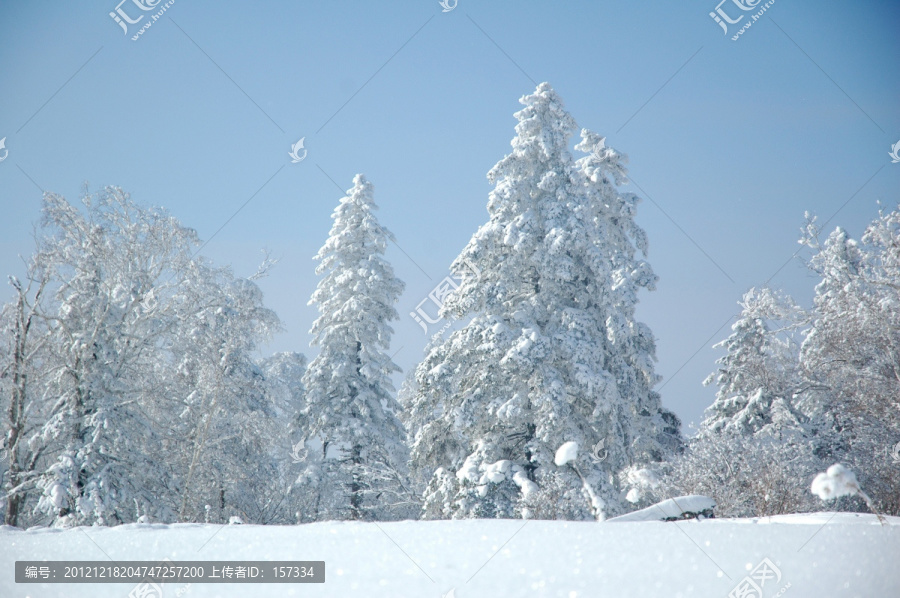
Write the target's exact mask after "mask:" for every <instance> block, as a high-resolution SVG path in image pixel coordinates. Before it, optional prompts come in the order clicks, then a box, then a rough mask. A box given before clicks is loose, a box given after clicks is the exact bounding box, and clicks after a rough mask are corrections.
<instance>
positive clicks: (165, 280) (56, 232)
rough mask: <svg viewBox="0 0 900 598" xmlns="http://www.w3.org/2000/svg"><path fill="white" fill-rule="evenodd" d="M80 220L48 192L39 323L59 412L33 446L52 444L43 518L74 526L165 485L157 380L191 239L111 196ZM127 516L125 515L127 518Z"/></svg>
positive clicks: (113, 516)
mask: <svg viewBox="0 0 900 598" xmlns="http://www.w3.org/2000/svg"><path fill="white" fill-rule="evenodd" d="M83 202H84V204H85V211H84V212H82V211H81V210H79V209H78V208H77V207H76V206H73V205H71V204H69V203H68V202H67V201H66V200H65V199H64V198H62V197H60V196H58V195H55V194H50V193H48V194H45V197H44V208H43V228H44V230H45V231H46V234H45V235H44V236H43V237H42V238H41V239H40V246H39V249H38V254H37V256H36V258H35V259H36V260H37V261H38V263H40V264H42V265H44V267H46V268H47V269H48V271H49V272H50V275H51V277H52V279H53V283H52V284H53V290H54V297H53V301H52V302H48V304H47V306H46V310H45V311H44V312H43V315H44V317H45V318H46V320H47V321H48V323H49V326H50V328H51V329H52V331H53V335H54V339H53V347H52V351H53V363H52V364H50V365H51V369H50V370H49V372H47V375H48V380H47V389H46V391H45V392H47V393H48V394H49V395H50V396H53V397H54V400H55V404H54V406H53V409H52V413H51V414H50V417H49V419H48V420H47V421H46V422H45V423H44V426H43V429H42V430H40V432H39V433H38V437H37V438H35V442H37V443H41V444H49V445H51V446H53V445H57V447H56V448H57V449H58V450H57V451H56V453H57V458H56V460H55V461H54V462H52V463H51V464H49V465H48V466H47V467H46V468H45V469H44V472H43V473H42V475H41V476H40V479H39V486H40V487H41V488H42V489H43V491H44V495H43V498H42V500H41V502H40V504H39V505H38V508H39V510H40V511H42V512H44V513H47V514H52V515H54V516H56V517H57V518H59V519H64V520H65V519H71V520H74V521H76V522H98V523H101V524H103V523H109V524H113V523H118V522H122V521H128V520H130V519H131V517H132V514H133V513H134V511H135V508H136V507H135V504H138V505H139V507H137V508H138V509H147V508H149V505H150V504H152V503H153V502H155V499H156V494H155V493H154V491H153V489H152V487H153V485H154V484H153V480H154V479H155V478H158V477H164V472H165V470H164V468H163V467H162V465H161V460H159V459H156V458H155V457H156V456H157V455H159V454H161V452H160V449H161V445H160V441H161V438H160V437H159V435H158V433H157V430H158V429H159V426H157V425H154V424H155V422H154V415H153V413H154V411H155V409H153V408H151V409H149V410H148V409H145V407H147V406H148V403H152V402H153V401H154V400H155V397H156V396H157V395H156V393H157V392H158V391H159V390H160V389H159V388H157V387H155V386H156V385H155V384H154V377H153V376H152V373H153V372H155V371H158V370H159V369H160V368H161V367H163V364H164V363H165V362H166V360H165V358H164V355H163V353H162V352H163V351H164V349H165V345H164V344H163V343H161V342H160V339H161V334H162V333H163V331H164V330H165V329H166V327H167V326H171V324H172V322H171V319H170V315H171V314H172V313H173V312H174V311H175V310H176V309H177V307H176V305H175V304H173V303H166V302H163V303H162V304H161V303H160V302H161V300H162V299H163V298H164V297H165V296H166V295H169V294H171V293H173V292H175V291H176V289H177V284H178V283H180V282H182V281H183V279H181V280H178V279H176V278H175V277H173V274H174V273H178V272H182V273H183V272H184V269H185V268H186V265H187V264H188V263H189V261H190V249H191V247H192V245H193V244H194V243H195V240H196V235H195V233H194V232H193V231H191V230H189V229H185V228H183V227H181V226H179V225H177V223H175V222H174V221H173V219H171V217H169V216H168V215H166V214H165V213H164V212H162V211H156V210H145V209H142V208H139V207H137V206H135V205H134V204H133V203H132V202H131V201H130V199H129V197H128V195H127V194H125V193H124V192H122V191H121V190H119V189H116V188H107V189H105V190H103V191H102V192H101V193H99V194H96V195H93V196H92V195H87V194H86V195H85V196H84V198H83ZM126 512H127V514H126Z"/></svg>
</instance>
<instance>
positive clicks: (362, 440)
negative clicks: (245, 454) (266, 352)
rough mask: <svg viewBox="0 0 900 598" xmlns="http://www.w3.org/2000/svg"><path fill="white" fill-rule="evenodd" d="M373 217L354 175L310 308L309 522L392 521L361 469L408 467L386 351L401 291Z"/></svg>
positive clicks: (304, 417)
mask: <svg viewBox="0 0 900 598" xmlns="http://www.w3.org/2000/svg"><path fill="white" fill-rule="evenodd" d="M376 209H377V206H376V205H375V202H374V201H373V187H372V184H371V183H369V182H368V181H367V180H366V178H365V177H364V176H363V175H361V174H358V175H356V176H355V177H354V179H353V188H352V189H350V190H349V191H348V192H347V196H346V197H343V198H342V199H341V200H340V204H339V205H338V207H337V208H335V210H334V213H333V214H332V218H333V220H334V223H333V225H332V227H331V232H330V235H329V237H328V240H327V241H326V242H325V245H324V246H323V247H322V249H320V250H319V253H318V254H317V255H316V259H317V260H319V266H318V268H317V269H316V272H317V273H318V274H320V275H322V279H321V280H320V281H319V284H318V286H317V288H316V290H315V292H314V293H313V295H312V298H311V299H310V304H315V305H316V306H317V307H318V310H319V314H320V315H319V318H318V319H317V320H316V321H315V322H314V323H313V326H312V329H311V331H310V332H311V333H312V334H313V341H312V344H313V345H317V346H319V348H320V352H319V354H318V355H317V356H316V357H315V358H314V359H313V360H312V362H311V363H310V364H309V367H308V368H307V370H306V373H305V375H304V377H303V385H304V386H305V388H306V402H305V407H304V409H303V412H302V413H301V423H300V425H301V427H302V429H303V433H304V440H305V445H306V449H305V455H306V459H305V460H304V462H303V463H302V468H303V472H302V473H301V474H300V477H299V478H298V485H300V486H301V490H303V491H305V492H311V493H315V495H316V497H317V500H316V505H315V506H314V507H313V508H314V511H315V512H314V513H312V514H305V515H304V516H303V518H304V519H306V520H309V519H313V520H324V519H371V518H381V517H385V516H388V515H386V514H384V513H382V512H381V511H380V509H379V505H378V504H377V503H375V502H374V501H373V500H372V497H373V496H375V495H376V494H377V493H378V492H380V491H382V490H384V489H381V488H377V487H372V484H373V483H374V482H373V481H372V480H371V478H367V476H366V475H365V471H366V470H367V469H368V468H372V467H385V468H393V469H397V468H402V467H403V465H404V462H405V460H406V454H405V448H404V438H405V437H404V431H403V426H402V425H401V424H400V421H399V420H398V419H397V415H396V412H397V411H398V410H399V405H398V404H397V401H396V399H395V398H394V388H393V385H392V383H391V379H390V375H391V373H392V372H394V371H399V368H398V367H397V365H396V364H394V362H393V361H392V360H391V358H390V356H389V355H388V353H387V351H388V349H389V347H390V341H391V335H392V334H393V329H392V328H391V327H390V326H389V324H388V322H390V321H391V320H394V319H396V318H397V310H396V309H395V307H394V305H395V304H396V301H397V299H398V298H399V296H400V293H402V291H403V287H404V285H403V283H402V282H401V281H400V280H399V279H397V278H396V277H395V276H394V271H393V268H392V267H391V265H390V264H389V263H388V262H387V261H386V260H385V258H384V257H383V256H384V253H385V250H386V248H387V244H388V241H389V240H390V239H392V238H393V236H392V234H391V233H390V232H389V231H387V230H386V229H385V228H383V227H382V226H381V225H379V224H378V221H377V219H376V218H375V214H374V211H375V210H376Z"/></svg>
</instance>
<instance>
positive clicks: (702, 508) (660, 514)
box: [607, 495, 716, 522]
mask: <svg viewBox="0 0 900 598" xmlns="http://www.w3.org/2000/svg"><path fill="white" fill-rule="evenodd" d="M715 508H716V502H715V501H714V500H713V499H711V498H709V497H708V496H700V495H691V496H677V497H675V498H668V499H666V500H664V501H662V502H658V503H656V504H655V505H650V506H649V507H647V508H646V509H641V510H639V511H634V512H633V513H627V514H625V515H621V516H619V517H613V518H612V519H607V521H615V522H624V521H677V520H679V519H696V518H700V517H703V518H711V517H712V516H713V509H715Z"/></svg>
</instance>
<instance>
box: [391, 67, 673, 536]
mask: <svg viewBox="0 0 900 598" xmlns="http://www.w3.org/2000/svg"><path fill="white" fill-rule="evenodd" d="M520 102H521V103H522V104H524V106H525V108H524V109H522V110H521V111H519V112H517V113H516V115H515V116H516V118H517V119H518V121H519V123H518V125H517V126H516V133H517V135H516V137H515V138H514V139H513V140H512V148H513V151H512V153H511V154H509V155H507V156H506V157H505V158H503V159H502V160H501V161H500V162H499V163H498V164H497V165H496V166H495V167H494V168H493V169H492V170H491V171H490V172H489V174H488V179H489V180H490V181H491V182H492V183H494V185H495V188H494V190H493V191H492V192H491V194H490V196H489V200H488V206H487V208H488V213H489V216H490V219H489V221H488V222H487V223H486V224H484V225H482V226H481V228H480V229H479V230H478V231H477V232H476V233H475V234H474V236H473V237H472V239H471V240H470V241H469V243H468V245H467V246H466V247H465V249H464V250H463V251H462V253H461V254H460V256H459V257H458V258H457V259H456V261H455V262H454V263H453V265H452V267H451V268H452V270H453V271H454V272H457V273H459V274H465V273H467V272H468V273H469V274H471V272H469V270H470V264H471V265H474V266H475V267H476V268H477V270H478V276H471V275H469V276H467V277H465V278H464V280H463V283H462V284H461V285H460V288H459V289H458V290H457V291H456V292H455V293H453V294H452V295H451V296H450V297H449V298H448V300H447V301H446V303H445V305H444V312H443V313H444V314H445V315H446V314H451V313H452V314H453V315H455V316H456V317H458V318H467V317H468V318H470V319H469V320H468V322H467V324H466V325H465V326H464V327H463V328H462V329H460V330H458V331H456V332H454V333H453V334H452V335H451V336H450V337H449V338H448V339H447V340H446V341H444V342H443V343H440V344H438V345H436V346H434V347H431V348H430V350H429V352H428V353H427V355H426V357H425V359H424V361H423V362H422V363H421V364H420V365H419V366H418V368H417V369H416V377H415V383H414V384H409V385H408V388H409V389H410V392H409V394H408V396H405V397H404V399H403V401H404V406H405V407H406V408H407V410H408V412H406V423H407V428H408V430H409V431H410V433H411V434H414V435H415V440H414V444H413V447H412V461H411V463H412V466H413V469H414V473H415V474H416V476H417V478H418V479H419V481H420V483H425V484H427V488H426V490H425V516H426V517H432V518H433V517H455V518H463V517H517V516H524V517H547V518H572V519H584V518H592V517H604V516H605V515H607V514H615V513H618V512H620V511H621V510H622V508H623V507H622V503H621V498H622V497H623V496H624V493H622V492H621V491H620V489H619V488H618V482H617V478H616V474H617V473H618V472H619V471H620V470H622V469H623V468H625V467H627V466H629V465H632V464H635V463H639V462H649V461H656V460H659V459H661V458H663V456H664V454H665V452H666V447H665V446H664V445H665V444H669V442H668V440H672V441H673V443H672V444H674V441H677V418H675V417H674V415H673V414H671V413H670V412H667V411H665V410H664V409H662V407H661V405H660V401H659V396H658V395H657V394H656V393H655V392H653V391H652V390H651V388H652V387H653V385H654V384H655V383H656V382H657V376H656V374H655V373H654V371H653V363H654V359H655V358H654V352H655V343H654V339H653V335H652V333H651V332H650V330H649V329H648V328H647V327H646V326H645V325H643V324H641V323H639V322H637V321H636V320H635V318H634V308H635V304H636V303H637V292H638V291H639V290H640V289H641V288H647V289H652V288H653V287H654V284H655V281H656V277H655V275H654V274H653V272H652V270H651V269H650V266H649V265H648V264H647V263H646V262H644V261H643V260H640V259H637V258H636V250H638V251H641V252H645V251H646V247H647V244H646V237H645V235H644V233H643V231H642V230H641V229H640V228H639V227H638V226H637V225H636V224H635V222H634V215H635V206H636V204H637V202H638V198H637V197H636V196H634V195H633V194H630V193H621V192H619V191H618V189H617V184H618V183H621V182H623V181H624V175H625V169H624V166H623V162H624V157H622V156H620V155H619V154H617V153H616V152H615V151H614V150H612V149H610V148H608V147H606V146H605V142H604V140H603V139H602V138H600V137H599V136H597V135H595V134H593V133H591V132H590V131H583V132H582V141H581V143H580V144H579V145H578V146H577V148H578V149H579V150H582V151H584V152H586V153H589V155H588V156H587V157H585V158H583V159H581V160H579V161H578V163H577V164H576V163H575V162H574V161H573V158H572V155H571V153H570V152H569V149H568V143H569V139H570V137H571V135H572V133H573V131H574V130H575V127H576V125H575V121H574V120H573V119H572V117H571V116H570V115H569V114H568V112H566V110H565V108H564V107H563V104H562V101H561V100H560V98H559V96H558V95H557V94H556V92H555V91H554V90H553V89H552V88H551V87H550V85H548V84H547V83H542V84H541V85H539V86H538V88H537V89H536V90H535V92H534V93H533V94H530V95H528V96H525V97H523V98H522V99H521V100H520ZM665 428H668V429H669V431H671V430H672V429H673V428H674V429H675V430H676V434H675V438H672V439H666V436H667V435H666V433H665V432H664V429H665ZM569 441H574V442H577V443H578V445H579V446H580V447H582V450H581V451H580V455H579V458H578V459H577V462H573V463H571V464H569V463H567V464H566V465H564V466H557V465H555V463H554V453H555V451H556V449H557V448H558V447H559V446H560V445H562V444H563V443H565V442H569ZM599 443H603V447H604V449H603V450H602V451H601V450H598V451H597V454H596V455H594V458H591V452H592V451H591V449H592V447H595V446H598V444H599Z"/></svg>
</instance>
